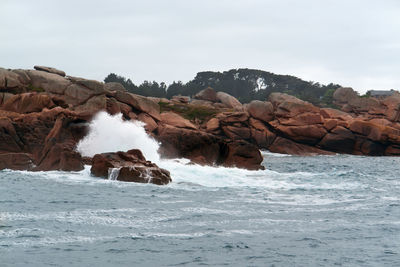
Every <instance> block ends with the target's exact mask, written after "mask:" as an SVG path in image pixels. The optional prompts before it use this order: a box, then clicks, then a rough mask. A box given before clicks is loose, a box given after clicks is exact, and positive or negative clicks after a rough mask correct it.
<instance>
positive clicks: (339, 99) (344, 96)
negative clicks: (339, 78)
mask: <svg viewBox="0 0 400 267" xmlns="http://www.w3.org/2000/svg"><path fill="white" fill-rule="evenodd" d="M358 97H359V96H358V94H357V93H356V92H355V91H354V90H353V88H350V87H341V88H338V89H336V90H335V92H334V93H333V100H334V102H336V103H338V104H347V103H348V102H349V101H350V100H351V99H357V98H358Z"/></svg>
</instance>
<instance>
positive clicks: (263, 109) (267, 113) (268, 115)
mask: <svg viewBox="0 0 400 267" xmlns="http://www.w3.org/2000/svg"><path fill="white" fill-rule="evenodd" d="M246 108H247V112H248V113H249V114H250V116H251V117H253V118H256V119H259V120H262V121H265V122H269V121H271V120H273V119H274V106H273V105H272V103H271V102H266V101H259V100H253V101H251V102H250V103H249V104H248V105H247V106H246Z"/></svg>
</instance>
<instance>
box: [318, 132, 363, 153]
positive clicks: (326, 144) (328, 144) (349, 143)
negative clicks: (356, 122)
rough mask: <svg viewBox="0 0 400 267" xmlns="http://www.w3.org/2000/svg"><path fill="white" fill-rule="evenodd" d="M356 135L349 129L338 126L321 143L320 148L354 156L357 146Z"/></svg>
mask: <svg viewBox="0 0 400 267" xmlns="http://www.w3.org/2000/svg"><path fill="white" fill-rule="evenodd" d="M355 141H356V138H355V135H354V134H353V133H352V132H351V131H350V130H348V129H346V128H344V127H341V126H338V127H336V128H334V129H333V130H332V131H331V132H330V133H328V134H326V135H325V136H324V138H322V140H321V142H319V144H318V146H319V147H321V148H322V149H326V150H329V151H334V152H337V153H347V154H352V153H353V151H354V145H355Z"/></svg>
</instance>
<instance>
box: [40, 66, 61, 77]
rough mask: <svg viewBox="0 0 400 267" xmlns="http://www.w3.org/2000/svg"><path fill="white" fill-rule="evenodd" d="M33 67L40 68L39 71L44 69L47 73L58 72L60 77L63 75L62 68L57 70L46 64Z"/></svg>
mask: <svg viewBox="0 0 400 267" xmlns="http://www.w3.org/2000/svg"><path fill="white" fill-rule="evenodd" d="M33 68H34V69H35V70H41V71H45V72H49V73H54V74H58V75H60V76H62V77H65V72H64V71H62V70H58V69H56V68H51V67H46V66H34V67H33Z"/></svg>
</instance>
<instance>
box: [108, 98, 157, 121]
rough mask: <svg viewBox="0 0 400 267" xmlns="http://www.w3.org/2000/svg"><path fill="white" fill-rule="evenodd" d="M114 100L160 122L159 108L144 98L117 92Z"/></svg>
mask: <svg viewBox="0 0 400 267" xmlns="http://www.w3.org/2000/svg"><path fill="white" fill-rule="evenodd" d="M115 99H117V100H118V101H120V102H122V103H125V104H128V105H130V106H132V107H133V108H134V109H136V110H138V111H141V112H146V113H147V114H149V115H150V116H152V117H153V118H154V119H156V120H158V121H160V120H161V116H160V106H159V105H158V104H156V103H154V101H152V100H150V99H147V98H146V97H144V96H140V95H136V94H131V93H127V92H121V91H117V92H116V94H115Z"/></svg>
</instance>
